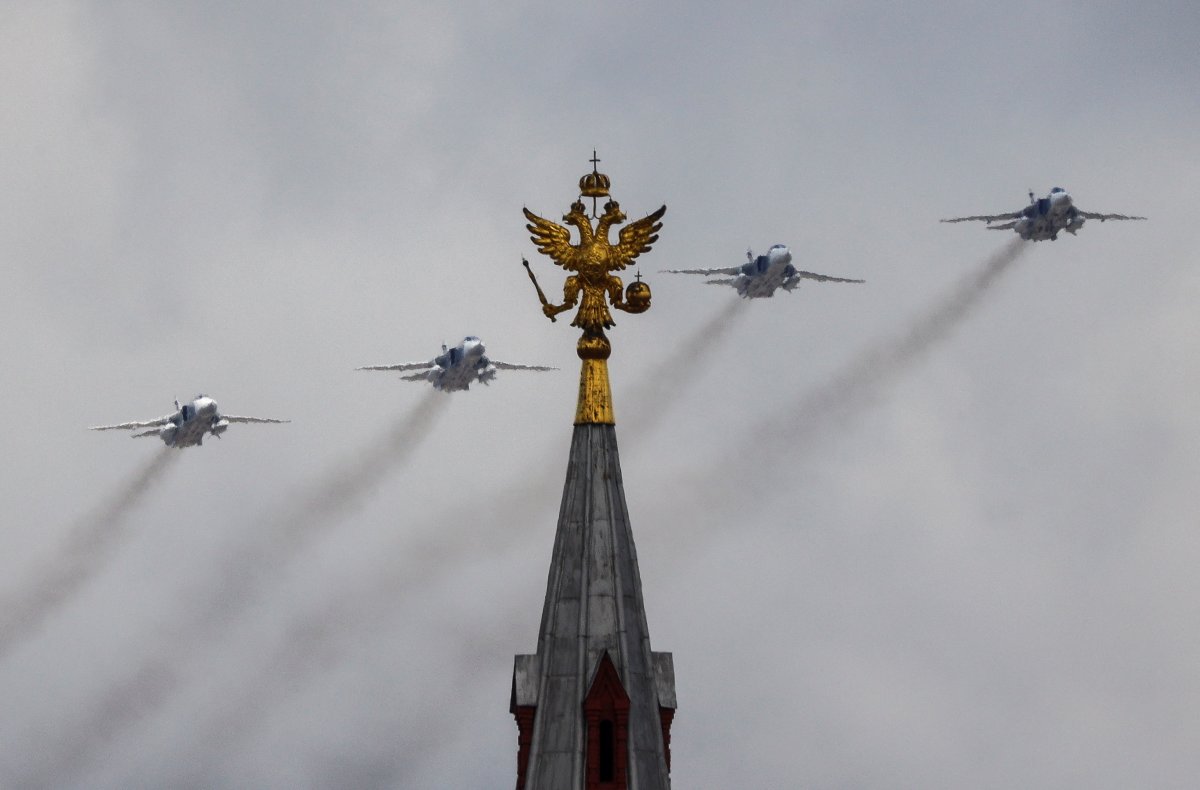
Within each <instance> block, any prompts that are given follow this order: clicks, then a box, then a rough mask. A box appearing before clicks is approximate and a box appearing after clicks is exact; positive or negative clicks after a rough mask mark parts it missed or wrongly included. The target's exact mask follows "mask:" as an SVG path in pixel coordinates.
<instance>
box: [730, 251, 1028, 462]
mask: <svg viewBox="0 0 1200 790" xmlns="http://www.w3.org/2000/svg"><path fill="white" fill-rule="evenodd" d="M1028 249H1029V243H1028V242H1026V241H1024V240H1022V239H1020V238H1016V239H1013V240H1012V241H1010V242H1009V243H1008V244H1006V245H1005V246H1004V247H1003V248H1002V249H1001V250H1000V251H999V252H997V253H996V254H995V255H993V256H992V257H991V258H989V259H988V260H987V261H986V262H985V263H984V265H983V267H982V268H980V269H979V271H977V272H973V273H972V274H970V275H968V276H967V277H965V278H964V279H963V280H961V281H960V282H959V283H958V284H957V285H956V286H955V287H954V288H953V289H952V290H951V291H950V292H949V293H947V294H945V295H944V296H943V297H942V298H941V299H939V300H938V301H936V302H934V303H933V304H932V305H931V306H930V307H929V309H927V310H926V311H925V312H924V313H922V314H921V315H919V316H918V317H917V318H916V319H915V320H913V321H912V322H911V323H910V324H909V325H908V326H907V328H905V329H904V330H903V331H901V332H900V333H899V334H897V335H895V336H892V337H888V338H885V339H883V340H880V341H879V342H877V343H875V344H874V345H872V346H869V347H868V348H866V349H865V350H864V351H862V352H861V353H860V354H858V356H856V357H854V359H852V360H851V362H850V363H849V364H848V365H846V366H845V367H843V368H842V369H841V370H840V371H838V372H837V373H835V374H834V375H833V377H832V378H830V379H828V380H826V381H825V382H823V383H821V384H820V385H818V386H816V387H815V388H813V389H811V390H808V391H806V392H805V393H803V394H802V395H801V396H800V399H799V400H798V401H797V402H796V404H795V406H794V407H793V408H792V410H791V414H792V415H794V416H793V417H789V418H785V419H782V420H781V419H779V418H778V417H773V418H772V419H769V420H766V421H764V422H763V423H762V424H760V425H758V426H757V427H756V428H754V429H752V430H751V432H750V440H749V442H748V445H747V451H748V452H750V453H751V454H761V453H762V452H763V448H767V451H768V452H770V451H772V450H773V451H775V452H783V451H788V452H795V450H796V447H797V443H798V442H799V441H800V440H802V439H804V438H807V437H808V436H809V435H811V434H812V433H814V432H816V431H819V430H828V429H829V428H830V427H832V426H834V425H837V424H838V422H839V420H845V419H847V418H849V417H851V416H853V415H854V414H856V413H857V412H859V411H861V410H862V409H863V408H865V407H866V406H868V405H869V404H870V403H871V401H872V399H874V398H875V397H877V396H878V395H879V394H880V393H881V391H882V390H883V389H884V387H886V386H887V385H889V384H891V383H892V382H893V381H895V380H896V379H897V378H899V377H900V375H902V374H903V373H905V372H906V371H907V370H908V369H909V368H910V367H911V366H912V365H913V364H915V363H916V362H918V361H919V360H920V359H921V358H922V357H924V356H925V354H927V353H928V352H929V351H930V349H932V348H933V347H934V346H936V345H937V344H938V343H939V342H941V341H943V340H945V339H947V338H948V337H950V335H951V334H952V333H953V331H954V330H955V329H957V328H958V326H959V325H960V324H962V322H963V321H964V320H966V319H967V317H968V316H970V315H971V313H972V311H973V310H974V309H975V308H977V307H978V306H979V304H980V303H981V302H982V300H983V297H984V296H985V295H986V294H987V293H988V291H989V290H990V289H991V287H992V286H993V285H994V284H995V283H996V281H997V280H999V278H1000V277H1001V275H1003V274H1004V273H1005V272H1007V271H1008V270H1009V269H1011V268H1012V266H1013V264H1015V263H1016V262H1017V261H1018V260H1019V259H1020V258H1021V255H1022V254H1023V253H1024V252H1025V251H1026V250H1028Z"/></svg>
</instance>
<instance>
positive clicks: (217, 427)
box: [211, 417, 229, 436]
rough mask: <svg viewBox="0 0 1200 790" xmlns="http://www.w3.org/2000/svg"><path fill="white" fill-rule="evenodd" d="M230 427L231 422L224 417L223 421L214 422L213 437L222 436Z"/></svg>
mask: <svg viewBox="0 0 1200 790" xmlns="http://www.w3.org/2000/svg"><path fill="white" fill-rule="evenodd" d="M228 427H229V420H227V419H225V418H224V417H222V418H221V419H219V420H217V421H216V422H214V423H213V424H212V429H211V430H212V432H213V436H220V435H221V434H223V433H225V430H226V429H227V428H228Z"/></svg>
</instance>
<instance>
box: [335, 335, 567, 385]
mask: <svg viewBox="0 0 1200 790" xmlns="http://www.w3.org/2000/svg"><path fill="white" fill-rule="evenodd" d="M483 350H484V349H483V343H482V342H481V341H480V340H479V338H478V337H476V336H475V335H468V336H467V337H464V338H463V341H462V342H461V343H459V344H458V345H457V346H455V347H454V348H450V349H448V348H446V345H445V344H444V343H443V344H442V353H441V354H440V355H439V356H436V357H434V358H433V359H431V360H429V361H428V362H401V363H400V364H398V365H367V366H365V367H361V368H355V369H356V370H416V371H420V372H419V373H412V374H409V375H407V376H401V377H400V378H402V379H404V380H405V381H428V382H430V383H432V384H433V388H434V389H438V390H441V391H443V392H454V391H456V390H465V389H470V387H471V384H472V383H474V382H480V383H482V384H487V383H488V382H490V381H491V380H492V379H494V378H496V371H497V370H558V368H548V367H543V366H541V365H513V364H511V363H508V362H497V361H495V360H492V359H488V358H487V356H486V355H485V354H484V353H483Z"/></svg>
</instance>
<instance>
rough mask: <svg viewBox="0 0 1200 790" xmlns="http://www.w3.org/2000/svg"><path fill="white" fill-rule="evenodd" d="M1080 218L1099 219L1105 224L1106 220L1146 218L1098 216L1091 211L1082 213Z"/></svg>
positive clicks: (1111, 215) (1117, 215) (1118, 215)
mask: <svg viewBox="0 0 1200 790" xmlns="http://www.w3.org/2000/svg"><path fill="white" fill-rule="evenodd" d="M1079 216H1081V217H1085V218H1087V219H1098V220H1100V221H1101V222H1104V220H1106V219H1145V217H1127V216H1125V215H1124V214H1096V213H1094V212H1091V211H1080V212H1079Z"/></svg>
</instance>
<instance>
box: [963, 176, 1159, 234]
mask: <svg viewBox="0 0 1200 790" xmlns="http://www.w3.org/2000/svg"><path fill="white" fill-rule="evenodd" d="M1088 219H1098V220H1100V221H1101V222H1104V221H1106V220H1110V219H1145V217H1127V216H1125V215H1124V214H1096V213H1093V212H1091V211H1080V210H1079V209H1078V208H1076V207H1075V205H1074V203H1072V201H1071V196H1070V195H1069V194H1067V191H1066V190H1065V189H1063V188H1062V187H1054V188H1053V189H1051V190H1050V194H1049V195H1047V196H1046V197H1044V198H1034V196H1033V192H1030V193H1029V205H1028V206H1026V207H1025V208H1023V209H1021V210H1020V211H1014V212H1012V213H1009V214H991V215H986V214H984V215H980V216H976V217H955V218H954V219H944V220H942V222H972V221H975V220H979V221H982V222H987V223H989V224H988V230H1014V231H1016V232H1017V235H1018V236H1020V237H1021V238H1023V239H1025V240H1026V241H1045V240H1046V239H1049V240H1050V241H1054V240H1055V239H1057V238H1058V234H1059V232H1060V231H1064V230H1065V231H1066V232H1067V233H1070V234H1071V235H1072V236H1074V235H1075V234H1076V233H1077V232H1078V231H1079V229H1080V228H1082V227H1083V222H1084V220H1088ZM1004 220H1010V221H1009V222H1004ZM992 222H1002V223H1003V224H1000V225H992V224H990V223H992Z"/></svg>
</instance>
